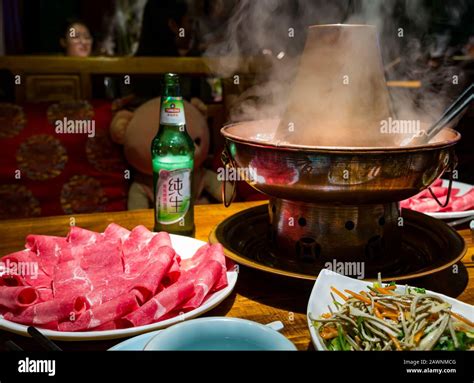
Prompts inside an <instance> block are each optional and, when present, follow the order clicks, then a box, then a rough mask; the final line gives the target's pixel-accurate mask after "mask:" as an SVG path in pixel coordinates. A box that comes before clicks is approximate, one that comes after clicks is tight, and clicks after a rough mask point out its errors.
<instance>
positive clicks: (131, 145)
mask: <svg viewBox="0 0 474 383" xmlns="http://www.w3.org/2000/svg"><path fill="white" fill-rule="evenodd" d="M205 108H206V106H205V105H204V104H203V103H202V101H201V100H199V99H192V100H191V103H189V102H188V101H184V113H185V116H186V128H187V130H188V133H189V135H190V136H191V138H192V139H193V141H194V146H195V152H194V177H193V186H194V189H193V190H194V193H193V195H194V198H195V203H196V204H200V203H208V202H209V200H208V198H207V197H206V196H205V195H204V194H205V193H204V194H203V192H204V191H206V192H207V193H208V194H209V195H210V196H212V197H214V198H215V199H217V200H219V201H220V200H221V182H220V181H218V180H217V174H216V173H215V172H213V171H211V170H209V169H205V168H204V167H203V166H202V165H203V163H204V160H205V159H206V157H207V154H208V152H209V128H208V126H207V121H206V118H205ZM159 121H160V98H154V99H152V100H150V101H148V102H146V103H144V104H143V105H141V106H140V107H139V108H137V109H136V110H135V112H130V111H127V110H121V111H119V112H117V113H116V114H115V116H114V118H113V120H112V122H111V124H110V135H111V137H112V140H113V141H115V142H116V143H118V144H121V145H123V146H124V153H125V157H126V159H127V161H128V163H129V164H130V165H131V166H132V167H133V169H134V176H133V183H132V184H131V186H130V189H129V193H128V209H129V210H134V209H148V208H150V207H152V206H153V205H152V203H153V173H152V168H151V149H150V148H151V141H152V140H153V138H154V137H155V135H156V133H157V131H158V127H159Z"/></svg>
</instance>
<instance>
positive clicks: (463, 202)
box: [449, 188, 474, 211]
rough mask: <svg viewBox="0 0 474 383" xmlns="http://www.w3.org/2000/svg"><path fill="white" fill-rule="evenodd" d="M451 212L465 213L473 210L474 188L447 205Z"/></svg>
mask: <svg viewBox="0 0 474 383" xmlns="http://www.w3.org/2000/svg"><path fill="white" fill-rule="evenodd" d="M449 206H450V208H451V211H465V210H469V209H473V208H474V188H473V189H471V190H470V191H468V192H467V193H465V194H464V195H462V196H459V197H456V199H455V200H454V201H453V202H451V203H450V204H449Z"/></svg>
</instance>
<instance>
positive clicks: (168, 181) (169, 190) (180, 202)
mask: <svg viewBox="0 0 474 383" xmlns="http://www.w3.org/2000/svg"><path fill="white" fill-rule="evenodd" d="M151 158H152V166H153V185H154V187H153V188H154V197H155V203H154V208H155V231H162V230H164V231H167V232H169V233H173V234H180V235H188V236H193V235H194V230H195V228H194V201H193V193H192V192H193V187H192V184H193V182H192V181H193V168H194V142H193V140H192V139H191V137H190V136H189V134H188V132H187V131H186V120H185V117H184V102H183V99H182V97H181V90H180V86H179V77H178V75H176V74H173V73H167V74H165V76H164V81H163V89H162V93H161V106H160V128H159V129H158V133H157V134H156V136H155V138H154V139H153V141H152V144H151Z"/></svg>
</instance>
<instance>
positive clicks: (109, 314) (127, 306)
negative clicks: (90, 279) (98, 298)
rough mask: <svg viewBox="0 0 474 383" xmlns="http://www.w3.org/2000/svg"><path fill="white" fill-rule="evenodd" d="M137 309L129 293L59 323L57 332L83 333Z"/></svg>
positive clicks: (135, 302) (133, 297) (132, 295)
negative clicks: (73, 318)
mask: <svg viewBox="0 0 474 383" xmlns="http://www.w3.org/2000/svg"><path fill="white" fill-rule="evenodd" d="M138 307H139V305H138V302H137V297H136V295H135V293H133V292H131V293H128V294H125V295H121V296H119V297H117V298H115V299H112V300H110V301H108V302H106V303H104V304H101V305H98V306H95V307H92V308H90V309H89V310H86V311H85V312H84V313H82V314H81V315H79V317H77V318H75V320H68V321H64V322H61V323H59V325H58V328H59V331H84V330H90V329H92V328H95V327H98V326H101V325H102V324H104V323H107V322H110V321H113V320H115V319H118V318H121V317H123V316H124V315H126V314H128V313H130V312H132V311H134V310H137V309H138Z"/></svg>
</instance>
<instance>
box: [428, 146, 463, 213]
mask: <svg viewBox="0 0 474 383" xmlns="http://www.w3.org/2000/svg"><path fill="white" fill-rule="evenodd" d="M452 158H453V160H452V161H451V163H450V164H449V170H448V172H449V185H448V194H447V195H446V201H444V203H441V201H440V200H439V199H438V197H436V195H435V194H434V193H433V190H431V187H429V188H428V190H429V192H430V194H431V196H432V197H433V198H434V200H435V201H436V203H437V204H438V205H439V206H440V207H446V206H448V204H449V200H450V198H451V191H452V187H453V173H454V170H455V169H456V166H457V164H458V158H457V157H456V154H454V153H453V157H452Z"/></svg>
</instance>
